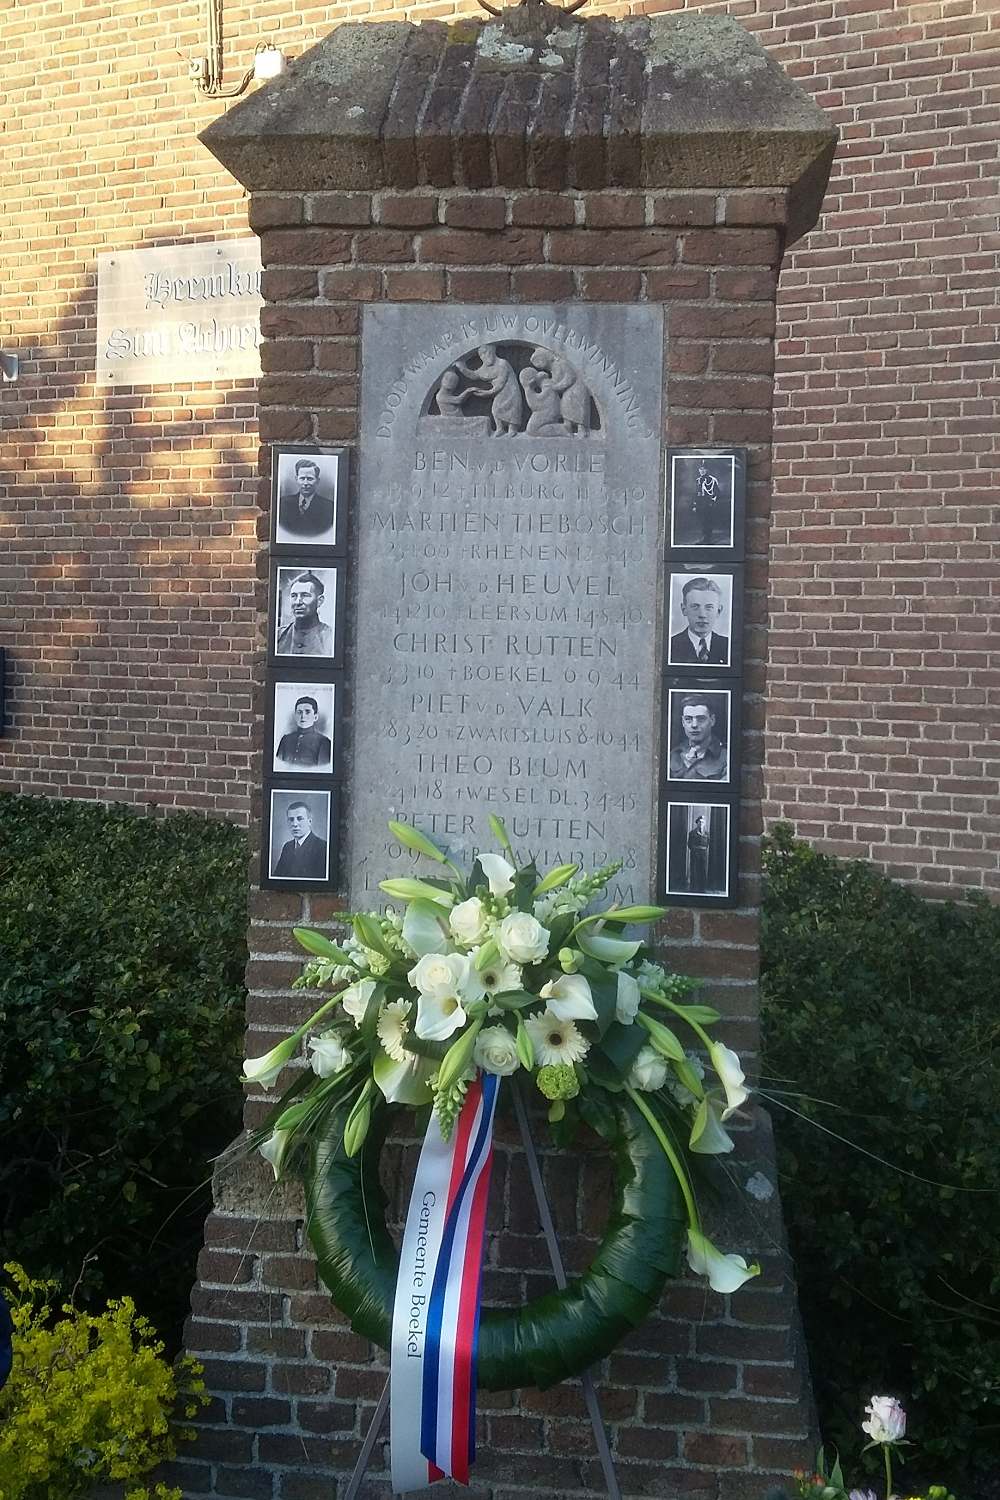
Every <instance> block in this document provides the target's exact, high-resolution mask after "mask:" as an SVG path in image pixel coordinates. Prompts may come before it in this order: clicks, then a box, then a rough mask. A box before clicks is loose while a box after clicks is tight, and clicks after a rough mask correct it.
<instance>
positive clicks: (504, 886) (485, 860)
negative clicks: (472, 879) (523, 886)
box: [479, 854, 517, 896]
mask: <svg viewBox="0 0 1000 1500" xmlns="http://www.w3.org/2000/svg"><path fill="white" fill-rule="evenodd" d="M479 863H480V864H481V865H482V867H483V874H484V875H485V876H486V879H487V880H488V881H489V883H490V893H491V894H492V895H494V896H506V895H507V894H508V892H509V891H512V890H513V889H514V876H515V874H516V873H517V872H516V870H515V869H514V866H513V865H511V864H508V863H507V861H506V860H505V859H504V857H503V855H502V854H481V855H480V856H479Z"/></svg>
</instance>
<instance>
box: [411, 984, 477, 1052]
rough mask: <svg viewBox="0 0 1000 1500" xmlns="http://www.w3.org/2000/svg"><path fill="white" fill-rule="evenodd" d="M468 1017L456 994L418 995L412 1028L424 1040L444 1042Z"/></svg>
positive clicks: (459, 1028)
mask: <svg viewBox="0 0 1000 1500" xmlns="http://www.w3.org/2000/svg"><path fill="white" fill-rule="evenodd" d="M468 1019H469V1018H468V1016H467V1015H466V1013H465V1011H464V1010H463V1008H462V1002H461V1000H460V999H459V998H458V996H457V995H454V994H452V995H439V994H436V993H435V994H431V995H420V996H418V998H417V1020H416V1024H415V1025H414V1028H413V1029H414V1031H415V1032H416V1034H417V1036H418V1037H420V1038H421V1039H422V1040H423V1041H425V1042H446V1041H447V1040H448V1038H449V1037H450V1036H452V1035H454V1033H455V1032H456V1031H460V1030H461V1028H462V1027H463V1026H464V1025H465V1023H466V1021H467V1020H468Z"/></svg>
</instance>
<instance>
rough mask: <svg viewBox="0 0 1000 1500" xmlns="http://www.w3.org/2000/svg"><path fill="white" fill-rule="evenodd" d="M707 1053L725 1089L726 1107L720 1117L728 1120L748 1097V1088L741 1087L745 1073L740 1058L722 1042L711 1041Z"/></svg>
mask: <svg viewBox="0 0 1000 1500" xmlns="http://www.w3.org/2000/svg"><path fill="white" fill-rule="evenodd" d="M708 1055H709V1057H710V1058H711V1060H712V1067H713V1068H714V1069H715V1071H716V1073H718V1075H719V1082H720V1083H721V1084H722V1087H723V1088H724V1089H725V1091H726V1107H725V1109H724V1110H723V1111H722V1118H723V1119H724V1120H728V1119H729V1116H730V1115H731V1114H733V1113H734V1112H735V1111H736V1110H738V1109H739V1107H740V1105H741V1104H742V1103H743V1102H744V1101H745V1100H746V1099H749V1097H750V1090H749V1089H745V1088H744V1087H743V1081H744V1077H745V1075H744V1072H743V1069H742V1067H741V1066H740V1060H739V1058H738V1057H737V1055H736V1053H735V1052H734V1051H733V1050H732V1048H731V1047H726V1046H724V1045H723V1043H722V1042H713V1043H712V1045H711V1046H710V1047H709V1049H708Z"/></svg>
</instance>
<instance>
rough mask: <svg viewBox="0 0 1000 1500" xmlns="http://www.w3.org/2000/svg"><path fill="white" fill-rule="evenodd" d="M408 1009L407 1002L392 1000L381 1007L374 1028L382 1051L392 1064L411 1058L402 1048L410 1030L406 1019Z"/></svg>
mask: <svg viewBox="0 0 1000 1500" xmlns="http://www.w3.org/2000/svg"><path fill="white" fill-rule="evenodd" d="M409 1009H410V1004H409V1001H408V1000H393V1001H392V1002H391V1004H389V1005H384V1006H383V1007H382V1011H381V1014H380V1015H379V1018H378V1022H377V1024H376V1027H375V1029H376V1031H377V1032H378V1039H379V1041H380V1042H381V1043H382V1047H383V1050H384V1051H385V1052H386V1053H387V1055H388V1056H389V1057H391V1058H392V1060H393V1062H405V1061H406V1059H407V1058H408V1057H410V1056H411V1054H410V1053H409V1052H407V1050H406V1048H405V1047H404V1046H403V1042H404V1040H405V1038H406V1033H407V1032H408V1031H409V1029H410V1028H409V1024H408V1022H407V1019H406V1018H407V1015H408V1013H409Z"/></svg>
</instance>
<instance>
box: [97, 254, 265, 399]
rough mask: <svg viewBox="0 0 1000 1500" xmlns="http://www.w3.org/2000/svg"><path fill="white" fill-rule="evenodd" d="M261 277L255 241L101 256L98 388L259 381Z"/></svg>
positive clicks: (98, 293)
mask: <svg viewBox="0 0 1000 1500" xmlns="http://www.w3.org/2000/svg"><path fill="white" fill-rule="evenodd" d="M260 277H261V264H260V241H259V240H257V239H256V238H253V239H245V240H217V241H214V242H212V243H209V244H200V245H159V246H156V247H154V248H150V249H144V250H125V251H114V252H112V253H111V254H109V255H99V256H98V258H97V379H98V383H99V384H102V385H168V384H172V383H173V382H175V381H183V382H184V383H185V384H193V383H194V382H195V381H198V380H206V381H209V380H220V379H257V378H259V376H260V354H259V348H260V308H261V295H260Z"/></svg>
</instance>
